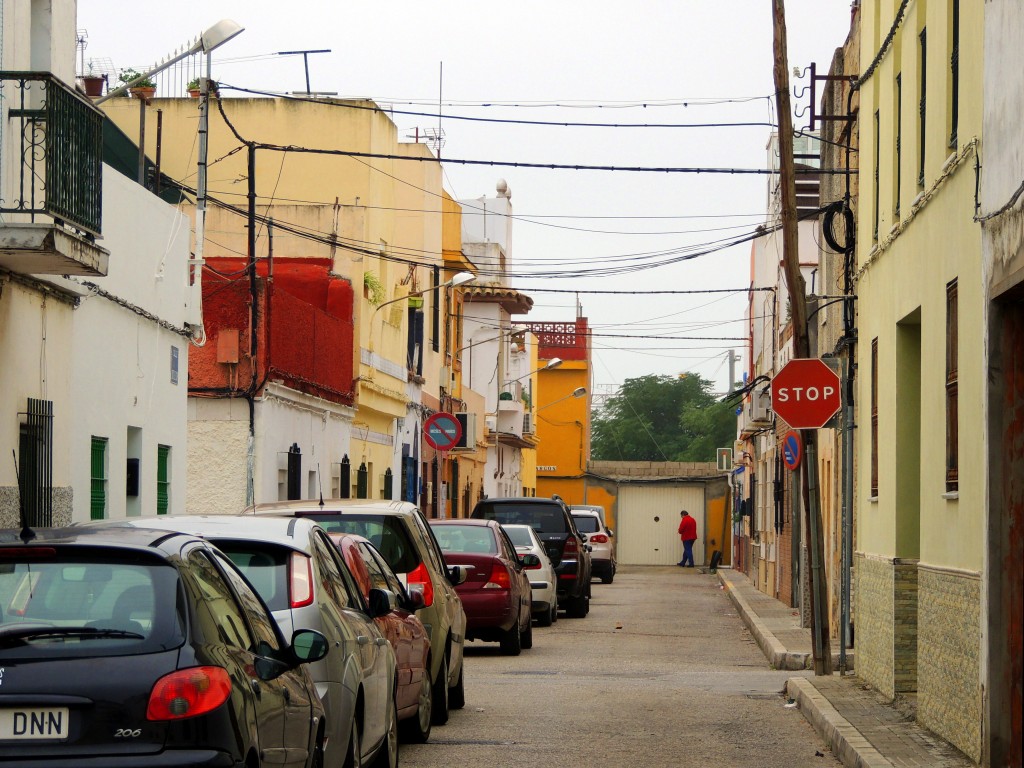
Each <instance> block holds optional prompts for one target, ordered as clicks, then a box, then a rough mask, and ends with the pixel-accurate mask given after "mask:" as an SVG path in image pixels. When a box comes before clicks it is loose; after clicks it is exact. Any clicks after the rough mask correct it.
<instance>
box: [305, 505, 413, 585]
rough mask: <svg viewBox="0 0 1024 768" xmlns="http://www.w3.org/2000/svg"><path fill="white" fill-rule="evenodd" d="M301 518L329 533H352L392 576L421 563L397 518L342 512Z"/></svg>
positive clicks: (395, 516) (401, 521)
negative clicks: (367, 545) (366, 543)
mask: <svg viewBox="0 0 1024 768" xmlns="http://www.w3.org/2000/svg"><path fill="white" fill-rule="evenodd" d="M302 517H308V518H309V519H310V520H316V521H317V522H318V523H320V527H321V528H323V529H324V530H325V531H327V532H329V533H354V534H356V535H358V536H362V537H363V538H364V539H369V540H370V541H371V542H372V543H373V546H375V547H376V548H377V551H379V552H380V553H381V554H382V555H383V556H384V560H386V561H387V564H388V565H390V566H391V570H393V571H394V572H395V573H409V572H410V571H414V570H416V567H417V566H418V565H419V564H420V562H421V560H420V554H419V552H418V551H417V549H416V546H415V544H413V542H412V541H411V540H410V538H409V533H408V531H407V530H406V528H405V522H404V521H403V520H402V518H401V517H399V516H398V515H375V514H373V513H371V512H367V513H350V512H346V513H344V514H340V515H332V514H329V513H328V514H320V513H313V514H303V515H302Z"/></svg>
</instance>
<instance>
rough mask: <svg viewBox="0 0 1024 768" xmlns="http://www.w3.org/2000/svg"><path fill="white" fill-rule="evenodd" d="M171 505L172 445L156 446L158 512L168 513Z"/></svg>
mask: <svg viewBox="0 0 1024 768" xmlns="http://www.w3.org/2000/svg"><path fill="white" fill-rule="evenodd" d="M170 506H171V446H169V445H158V446H157V447H156V513H157V514H158V515H166V514H167V512H168V511H169V509H170Z"/></svg>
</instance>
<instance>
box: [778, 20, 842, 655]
mask: <svg viewBox="0 0 1024 768" xmlns="http://www.w3.org/2000/svg"><path fill="white" fill-rule="evenodd" d="M772 22H773V23H772V27H773V30H774V54H775V55H774V61H775V64H774V73H775V98H776V102H777V104H778V111H779V183H780V193H781V199H782V264H783V267H784V269H785V272H786V287H787V288H788V289H789V304H790V317H791V321H792V323H793V356H794V357H797V358H801V357H810V356H811V344H810V339H809V337H808V334H807V300H806V295H805V290H806V287H805V285H804V278H803V275H801V274H800V253H799V245H798V233H797V213H796V184H795V178H794V177H795V168H794V167H793V112H792V108H791V106H790V103H789V65H788V60H787V57H786V6H785V0H773V2H772ZM816 436H817V433H816V431H815V430H813V429H805V430H801V437H802V438H803V443H804V451H805V459H804V461H803V463H802V465H801V486H802V489H803V494H802V495H803V504H804V531H805V535H806V537H807V554H808V560H809V561H810V563H809V564H810V568H811V601H812V610H811V635H812V640H813V642H812V644H811V647H812V649H813V651H814V674H815V675H831V674H832V649H831V647H830V645H829V626H828V600H827V597H826V594H827V591H826V589H825V586H826V585H825V572H824V562H823V554H824V553H823V547H822V540H821V506H820V504H819V500H818V494H819V488H818V478H817V475H818V466H817V461H818V459H817V451H816V445H815V437H816Z"/></svg>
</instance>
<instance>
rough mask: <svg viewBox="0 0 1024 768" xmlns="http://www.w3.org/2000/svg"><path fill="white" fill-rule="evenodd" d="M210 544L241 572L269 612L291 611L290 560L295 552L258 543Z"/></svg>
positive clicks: (231, 542) (216, 540)
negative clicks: (289, 592)
mask: <svg viewBox="0 0 1024 768" xmlns="http://www.w3.org/2000/svg"><path fill="white" fill-rule="evenodd" d="M211 541H212V542H213V543H214V544H215V545H216V546H217V548H218V549H219V550H220V551H221V552H223V553H224V554H225V555H227V556H228V559H229V560H230V561H231V562H232V563H234V564H235V567H236V568H237V569H238V570H240V571H241V572H242V575H243V576H245V578H246V579H247V580H248V582H249V583H250V584H252V587H253V589H255V590H256V592H257V593H258V594H259V596H260V597H262V598H263V602H265V603H266V604H267V607H268V608H269V609H270V610H272V611H284V610H287V609H288V607H289V601H288V558H289V555H290V553H291V551H292V550H290V549H288V548H287V547H275V546H274V545H273V544H263V543H260V542H255V541H227V540H219V539H211Z"/></svg>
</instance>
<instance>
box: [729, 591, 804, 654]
mask: <svg viewBox="0 0 1024 768" xmlns="http://www.w3.org/2000/svg"><path fill="white" fill-rule="evenodd" d="M718 579H719V581H721V582H722V585H723V586H724V587H725V591H726V592H727V593H728V594H729V599H730V600H732V602H733V605H735V606H736V609H737V610H738V611H739V613H740V616H741V617H742V618H743V623H744V624H746V625H747V629H749V630H750V634H751V635H753V636H754V639H755V640H756V641H757V644H758V646H759V647H760V648H761V652H762V653H764V655H765V658H767V659H768V662H769V663H770V664H771V665H772V667H773V668H774V669H788V670H792V671H796V670H801V669H810V668H811V666H812V665H813V660H812V655H811V654H810V653H802V652H797V651H787V650H786V647H785V646H784V645H783V644H782V643H781V642H780V641H779V639H778V638H777V637H775V635H774V634H772V632H771V631H770V630H768V629H767V628H766V627H765V626H764V625H763V624H762V623H761V621H760V620H759V619H758V617H757V614H756V613H754V612H753V611H752V610H751V609H750V604H749V603H747V601H746V598H744V597H743V595H741V594H740V593H739V591H738V590H737V589H735V588H734V587H733V585H732V584H731V583H730V582H729V580H728V579H726V578H725V576H723V575H722V574H721V573H719V574H718Z"/></svg>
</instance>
